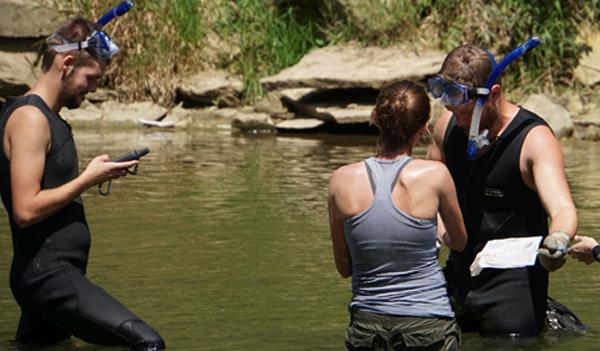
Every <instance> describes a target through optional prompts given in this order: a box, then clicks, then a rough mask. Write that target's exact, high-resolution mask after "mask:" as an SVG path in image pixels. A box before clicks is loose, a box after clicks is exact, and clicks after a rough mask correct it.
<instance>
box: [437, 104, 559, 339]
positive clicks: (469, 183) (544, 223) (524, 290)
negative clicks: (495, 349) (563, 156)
mask: <svg viewBox="0 0 600 351" xmlns="http://www.w3.org/2000/svg"><path fill="white" fill-rule="evenodd" d="M540 125H544V126H547V124H546V123H545V122H544V120H543V119H541V118H540V117H538V116H537V115H535V114H533V113H532V112H530V111H527V110H525V109H523V108H521V109H520V110H519V112H518V113H517V115H516V116H515V118H514V119H513V120H512V121H511V122H510V124H509V125H508V126H507V128H506V130H505V131H504V132H503V133H502V134H501V135H500V136H499V137H498V139H497V140H496V141H495V142H494V143H493V144H492V146H490V148H489V150H487V151H486V152H485V153H484V154H483V155H481V156H480V157H478V158H477V159H476V160H474V161H469V160H467V154H466V150H467V135H466V134H465V132H464V131H463V130H462V129H461V128H459V127H458V126H457V125H456V123H455V118H454V117H452V118H451V119H450V122H449V124H448V126H447V129H446V134H445V136H444V147H443V152H444V156H445V159H446V165H447V166H448V169H449V170H450V173H451V174H452V178H453V180H454V183H455V185H456V190H457V193H458V201H459V204H460V208H461V210H462V213H463V216H464V220H465V225H466V229H467V234H468V242H467V246H466V248H465V249H464V251H463V252H455V251H452V252H451V253H450V257H449V259H448V262H447V264H446V267H445V268H444V273H445V274H446V280H447V281H448V291H449V295H450V296H451V299H452V301H453V303H454V306H455V310H456V311H457V319H458V321H459V324H460V325H461V328H462V329H463V331H473V330H478V331H479V332H480V333H481V334H482V335H488V336H509V335H511V336H532V335H536V334H538V333H540V332H541V331H542V329H543V327H544V319H545V312H546V306H547V292H548V272H547V271H546V270H545V269H544V268H543V267H542V266H541V265H540V263H539V261H536V263H535V265H533V266H530V267H525V268H517V269H489V268H488V269H484V270H483V271H482V272H481V274H480V275H479V276H477V277H470V272H469V267H470V265H471V263H472V262H473V259H474V258H475V255H476V254H477V253H478V252H479V251H481V249H483V246H484V245H485V244H486V242H487V241H488V240H492V239H503V238H509V237H527V236H546V235H547V233H548V217H547V214H546V212H545V210H544V208H543V206H542V204H541V201H540V200H539V197H538V194H537V193H536V192H535V191H533V190H531V189H530V188H529V187H527V185H526V184H525V183H524V182H523V179H522V176H521V171H520V168H519V157H520V154H521V149H522V146H523V141H524V139H525V137H526V135H527V133H528V132H529V131H530V130H531V129H532V128H534V127H536V126H540Z"/></svg>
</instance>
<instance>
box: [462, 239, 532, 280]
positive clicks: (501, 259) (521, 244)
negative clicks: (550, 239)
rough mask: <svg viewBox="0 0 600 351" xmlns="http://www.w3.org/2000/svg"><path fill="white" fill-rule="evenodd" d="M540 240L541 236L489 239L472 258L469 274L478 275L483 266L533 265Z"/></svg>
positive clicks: (513, 266) (505, 267)
mask: <svg viewBox="0 0 600 351" xmlns="http://www.w3.org/2000/svg"><path fill="white" fill-rule="evenodd" d="M541 241H542V237H541V236H528V237H525V238H506V239H498V240H490V241H488V242H487V243H486V244H485V246H484V247H483V250H481V251H480V252H479V253H478V254H477V256H476V257H475V260H473V264H471V276H472V277H476V276H478V275H479V273H481V270H482V269H484V268H502V269H507V268H521V267H527V266H533V265H534V264H535V259H536V257H537V253H538V248H539V247H540V242H541Z"/></svg>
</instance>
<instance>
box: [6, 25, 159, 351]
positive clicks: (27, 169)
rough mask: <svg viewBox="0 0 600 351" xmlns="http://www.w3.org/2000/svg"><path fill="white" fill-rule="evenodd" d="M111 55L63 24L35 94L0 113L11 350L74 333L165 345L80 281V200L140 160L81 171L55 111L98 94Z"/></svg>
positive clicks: (86, 242) (83, 260)
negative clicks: (14, 312) (13, 309)
mask: <svg viewBox="0 0 600 351" xmlns="http://www.w3.org/2000/svg"><path fill="white" fill-rule="evenodd" d="M117 51H118V48H117V47H116V45H115V44H114V43H112V41H110V38H109V37H108V35H107V34H106V33H104V32H102V31H101V30H100V27H99V25H97V24H94V23H93V22H90V21H87V20H84V19H81V18H77V19H74V20H72V21H70V22H69V23H67V24H66V25H64V26H62V27H61V28H59V29H58V30H57V31H56V32H55V33H54V34H53V35H52V36H51V37H50V38H48V48H47V49H46V50H45V52H44V54H43V60H42V73H41V75H40V77H39V79H38V80H37V82H36V83H35V85H34V86H33V88H32V89H31V90H30V91H28V92H27V93H26V94H25V95H24V96H22V97H19V98H14V99H9V100H8V101H7V102H6V104H5V107H4V110H3V111H2V114H1V116H0V139H1V141H2V142H1V143H0V193H1V195H2V201H3V203H4V206H5V207H6V210H7V213H8V215H9V221H10V227H11V231H12V240H13V248H14V255H13V262H12V266H11V273H10V286H11V290H12V292H13V295H14V297H15V299H16V301H17V303H18V304H19V306H20V307H21V318H20V321H19V326H18V329H17V334H16V340H17V342H19V343H24V344H32V343H34V344H52V343H57V342H60V341H62V340H65V339H68V338H69V336H70V335H74V336H76V337H78V338H80V339H82V340H84V341H86V342H90V343H94V344H100V345H122V346H128V347H130V348H131V349H132V350H160V349H163V348H164V347H165V345H164V342H163V340H162V338H161V337H160V335H158V333H157V332H156V331H154V330H153V329H152V328H151V327H150V326H148V325H147V324H146V323H144V322H143V321H142V320H140V319H139V318H138V317H137V316H135V315H134V314H133V313H131V312H130V311H129V310H127V309H126V308H125V307H124V306H123V305H121V304H120V303H119V302H118V301H117V300H116V299H114V298H113V297H112V296H110V295H109V294H108V293H106V292H105V291H104V290H103V289H101V288H100V287H98V286H96V285H94V284H93V283H91V282H90V281H89V280H88V279H87V278H86V276H85V273H86V267H87V260H88V252H89V247H90V232H89V228H88V225H87V222H86V218H85V213H84V209H83V202H82V199H81V196H80V195H81V193H83V192H84V191H85V190H86V189H88V188H89V187H91V186H94V185H96V184H100V183H102V182H106V181H110V180H112V179H116V178H119V177H122V176H125V175H126V174H127V170H128V169H129V168H131V167H134V166H136V165H137V163H138V161H137V160H136V159H135V157H133V158H132V160H121V161H122V162H115V161H118V160H115V161H111V160H110V158H109V157H108V155H101V156H97V157H95V158H94V159H93V160H92V161H91V162H90V163H89V165H88V166H87V167H86V169H85V170H84V171H83V172H82V173H81V174H79V171H78V160H77V151H76V147H75V143H74V141H73V136H72V134H71V128H70V126H69V124H68V123H67V122H66V121H65V120H63V119H62V118H61V117H60V114H59V112H60V110H61V109H62V108H63V107H67V108H69V109H73V108H77V107H79V105H80V104H81V102H82V101H83V99H84V97H85V95H86V94H87V93H88V92H93V91H95V90H96V86H97V82H98V80H99V79H100V77H101V76H102V74H103V73H104V71H105V69H106V66H107V64H108V63H109V61H110V58H111V57H112V56H113V55H114V54H115V53H116V52H117ZM139 157H141V156H139V155H138V157H137V158H139ZM130 158H131V157H130Z"/></svg>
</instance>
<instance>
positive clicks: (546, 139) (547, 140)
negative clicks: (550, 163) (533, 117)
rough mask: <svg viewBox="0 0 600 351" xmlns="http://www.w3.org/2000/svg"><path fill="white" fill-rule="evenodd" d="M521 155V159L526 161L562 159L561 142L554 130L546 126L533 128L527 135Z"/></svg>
mask: <svg viewBox="0 0 600 351" xmlns="http://www.w3.org/2000/svg"><path fill="white" fill-rule="evenodd" d="M521 153H522V155H521V158H522V159H524V160H525V161H531V160H535V159H544V158H554V157H561V158H562V150H561V146H560V143H559V141H558V140H557V139H556V136H555V135H554V133H552V130H550V128H549V127H548V126H545V125H540V126H536V127H533V128H532V129H531V130H530V131H529V133H527V136H526V137H525V140H524V141H523V148H522V151H521Z"/></svg>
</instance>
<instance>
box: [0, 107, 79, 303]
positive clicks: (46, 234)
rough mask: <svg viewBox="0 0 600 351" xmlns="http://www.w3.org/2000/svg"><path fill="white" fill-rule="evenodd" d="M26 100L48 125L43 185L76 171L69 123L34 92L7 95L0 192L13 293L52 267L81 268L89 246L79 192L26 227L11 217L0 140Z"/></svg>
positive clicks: (1, 122)
mask: <svg viewBox="0 0 600 351" xmlns="http://www.w3.org/2000/svg"><path fill="white" fill-rule="evenodd" d="M25 105H31V106H35V107H37V108H38V109H39V110H40V111H42V113H43V114H44V115H45V116H46V118H47V120H48V126H49V128H50V135H51V146H50V150H49V151H48V152H47V153H46V158H45V167H44V175H43V179H42V189H51V188H56V187H59V186H61V185H63V184H65V183H67V182H69V181H71V180H73V179H74V178H76V177H77V176H78V174H79V170H78V160H77V151H76V149H75V143H74V140H73V136H72V134H71V127H70V126H69V125H68V124H67V123H66V122H65V121H64V120H63V119H62V118H60V117H59V116H57V115H55V114H54V113H53V112H52V111H51V110H50V108H49V107H48V105H46V103H45V102H44V101H43V100H42V99H41V98H40V97H39V96H37V95H27V96H23V97H19V98H9V99H8V100H7V101H6V104H5V105H4V108H3V110H2V114H1V116H0V193H1V195H2V202H3V203H4V206H5V208H6V210H7V212H8V217H9V221H10V227H11V231H12V240H13V250H14V255H13V262H12V267H11V277H10V281H11V288H12V289H13V292H14V293H15V297H17V299H18V295H19V294H20V293H19V292H23V293H25V292H26V290H27V289H31V288H35V285H36V284H38V283H41V282H42V281H43V279H44V277H45V276H47V275H51V274H53V272H57V271H60V270H61V269H72V268H74V269H77V270H80V271H81V272H82V273H85V269H86V265H87V258H88V252H89V247H90V234H89V230H88V225H87V222H86V219H85V213H84V210H83V203H82V200H81V198H80V197H78V198H77V199H75V200H73V201H72V202H71V203H69V204H68V205H66V206H65V207H64V208H62V209H61V210H59V211H58V212H57V213H55V214H54V215H52V216H51V217H49V218H47V219H45V220H43V221H41V222H39V223H37V224H34V225H32V226H30V227H28V228H24V229H22V228H19V227H18V226H17V225H16V224H15V222H14V219H13V211H12V193H11V185H10V184H11V181H10V162H9V160H8V159H7V158H6V155H5V153H4V146H3V145H4V144H3V142H2V140H3V139H4V129H5V126H6V123H7V121H8V119H9V117H10V115H11V114H12V113H13V112H14V111H15V110H16V109H17V108H19V107H21V106H25Z"/></svg>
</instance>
